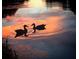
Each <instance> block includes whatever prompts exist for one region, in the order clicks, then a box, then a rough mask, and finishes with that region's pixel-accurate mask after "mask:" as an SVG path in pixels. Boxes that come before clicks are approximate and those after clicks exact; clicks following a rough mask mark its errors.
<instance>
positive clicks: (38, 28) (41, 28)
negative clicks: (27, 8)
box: [31, 23, 46, 33]
mask: <svg viewBox="0 0 79 59" xmlns="http://www.w3.org/2000/svg"><path fill="white" fill-rule="evenodd" d="M31 26H33V33H36V30H45V29H46V28H45V26H46V24H41V25H37V26H36V25H35V23H33V24H32V25H31Z"/></svg>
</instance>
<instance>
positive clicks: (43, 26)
mask: <svg viewBox="0 0 79 59" xmlns="http://www.w3.org/2000/svg"><path fill="white" fill-rule="evenodd" d="M36 29H37V30H44V29H46V28H45V25H44V24H42V25H38V26H36Z"/></svg>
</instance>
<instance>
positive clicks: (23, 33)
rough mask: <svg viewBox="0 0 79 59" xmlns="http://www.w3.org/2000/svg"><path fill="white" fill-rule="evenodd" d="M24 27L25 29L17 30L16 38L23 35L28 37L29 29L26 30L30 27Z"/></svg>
mask: <svg viewBox="0 0 79 59" xmlns="http://www.w3.org/2000/svg"><path fill="white" fill-rule="evenodd" d="M23 27H24V29H17V30H15V32H16V36H15V38H16V37H18V36H22V35H24V36H28V35H27V32H28V30H27V28H26V27H28V26H27V25H24V26H23Z"/></svg>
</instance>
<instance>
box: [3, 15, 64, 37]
mask: <svg viewBox="0 0 79 59" xmlns="http://www.w3.org/2000/svg"><path fill="white" fill-rule="evenodd" d="M62 18H63V17H61V16H51V17H48V18H46V19H45V20H34V19H29V20H26V21H24V22H17V23H16V24H13V25H10V26H5V27H3V28H2V36H3V37H8V36H13V37H14V36H15V30H16V29H23V25H24V24H26V25H28V26H29V27H28V28H27V29H28V30H29V32H28V33H31V32H32V31H33V30H32V26H31V24H32V23H35V24H36V26H37V25H40V24H46V26H45V27H46V29H45V30H40V31H39V30H37V33H39V34H47V33H48V34H50V33H54V32H56V31H58V30H60V29H61V24H62V23H61V19H62Z"/></svg>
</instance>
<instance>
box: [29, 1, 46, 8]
mask: <svg viewBox="0 0 79 59" xmlns="http://www.w3.org/2000/svg"><path fill="white" fill-rule="evenodd" d="M29 7H31V8H43V7H46V3H45V2H44V1H43V0H29Z"/></svg>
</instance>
